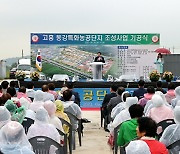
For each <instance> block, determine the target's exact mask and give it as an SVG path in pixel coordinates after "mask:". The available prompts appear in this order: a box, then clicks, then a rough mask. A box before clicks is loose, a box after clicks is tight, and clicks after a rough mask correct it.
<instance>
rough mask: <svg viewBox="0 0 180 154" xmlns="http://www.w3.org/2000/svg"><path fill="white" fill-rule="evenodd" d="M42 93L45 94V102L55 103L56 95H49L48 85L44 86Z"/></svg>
mask: <svg viewBox="0 0 180 154" xmlns="http://www.w3.org/2000/svg"><path fill="white" fill-rule="evenodd" d="M42 91H43V92H44V98H43V101H44V102H45V101H52V102H55V99H54V95H53V94H50V93H49V87H48V85H43V86H42Z"/></svg>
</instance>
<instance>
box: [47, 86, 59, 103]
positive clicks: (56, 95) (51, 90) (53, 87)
mask: <svg viewBox="0 0 180 154" xmlns="http://www.w3.org/2000/svg"><path fill="white" fill-rule="evenodd" d="M48 87H49V91H48V92H49V93H50V94H53V95H54V99H55V100H57V98H58V94H57V92H56V91H54V89H55V85H54V83H49V84H48Z"/></svg>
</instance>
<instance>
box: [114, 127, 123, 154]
mask: <svg viewBox="0 0 180 154" xmlns="http://www.w3.org/2000/svg"><path fill="white" fill-rule="evenodd" d="M120 125H121V124H120ZM120 125H118V126H117V127H116V128H114V154H117V152H118V145H117V136H118V132H119V128H120Z"/></svg>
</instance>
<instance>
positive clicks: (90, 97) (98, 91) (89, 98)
mask: <svg viewBox="0 0 180 154" xmlns="http://www.w3.org/2000/svg"><path fill="white" fill-rule="evenodd" d="M135 89H136V88H127V89H126V91H129V92H130V93H131V94H132V93H133V91H134V90H135ZM75 91H77V92H78V93H79V94H80V98H81V108H100V107H101V104H102V101H103V99H104V96H105V95H106V94H108V93H110V89H109V88H75Z"/></svg>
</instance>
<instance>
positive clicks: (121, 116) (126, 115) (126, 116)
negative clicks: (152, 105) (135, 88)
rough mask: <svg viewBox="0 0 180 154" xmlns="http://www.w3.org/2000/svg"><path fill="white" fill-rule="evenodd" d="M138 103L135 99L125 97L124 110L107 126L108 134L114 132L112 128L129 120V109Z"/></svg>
mask: <svg viewBox="0 0 180 154" xmlns="http://www.w3.org/2000/svg"><path fill="white" fill-rule="evenodd" d="M137 102H138V98H137V97H127V98H126V103H125V109H124V110H122V111H121V112H120V113H119V114H118V115H117V116H116V117H115V118H114V120H113V122H112V123H110V124H109V125H108V129H109V130H110V132H112V131H113V130H114V128H116V127H117V126H118V125H119V124H121V123H122V122H124V121H126V120H130V119H131V116H130V113H129V108H130V107H131V106H132V105H133V104H137Z"/></svg>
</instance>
